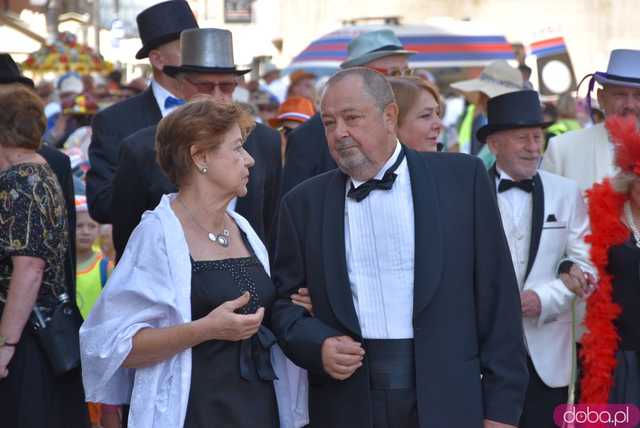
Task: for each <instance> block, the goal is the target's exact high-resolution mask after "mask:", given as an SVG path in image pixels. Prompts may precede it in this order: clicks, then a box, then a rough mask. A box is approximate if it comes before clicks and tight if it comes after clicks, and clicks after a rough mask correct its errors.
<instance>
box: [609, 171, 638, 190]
mask: <svg viewBox="0 0 640 428" xmlns="http://www.w3.org/2000/svg"><path fill="white" fill-rule="evenodd" d="M637 178H638V176H637V175H635V174H634V173H632V172H625V171H620V172H619V173H617V174H616V175H614V176H613V178H612V179H611V186H612V187H613V190H615V191H616V192H618V193H620V194H623V195H626V194H628V193H629V191H630V190H631V184H632V183H633V182H634V181H635V180H636V179H637Z"/></svg>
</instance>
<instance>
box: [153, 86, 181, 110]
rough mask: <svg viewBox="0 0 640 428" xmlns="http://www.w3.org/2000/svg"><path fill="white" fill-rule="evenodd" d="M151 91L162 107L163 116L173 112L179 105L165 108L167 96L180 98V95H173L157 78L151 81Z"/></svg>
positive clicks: (159, 106)
mask: <svg viewBox="0 0 640 428" xmlns="http://www.w3.org/2000/svg"><path fill="white" fill-rule="evenodd" d="M151 91H152V92H153V97H154V98H155V99H156V102H157V103H158V108H159V109H160V114H161V115H162V117H165V116H166V115H168V114H169V113H171V111H173V109H175V108H176V107H177V106H174V107H171V108H168V109H167V108H164V103H165V101H166V100H167V98H169V97H173V98H178V97H176V96H175V95H173V94H172V93H171V92H169V91H168V90H167V89H166V88H164V87H162V85H160V84H159V83H158V82H156V81H155V80H152V81H151Z"/></svg>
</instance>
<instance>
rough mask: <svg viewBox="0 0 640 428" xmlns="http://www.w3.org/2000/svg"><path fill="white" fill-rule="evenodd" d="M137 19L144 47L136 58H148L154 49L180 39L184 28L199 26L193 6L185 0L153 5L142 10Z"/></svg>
mask: <svg viewBox="0 0 640 428" xmlns="http://www.w3.org/2000/svg"><path fill="white" fill-rule="evenodd" d="M136 21H137V22H138V32H139V33H140V40H142V48H141V49H140V50H139V51H138V53H137V54H136V59H142V58H146V57H147V56H148V55H149V51H151V50H152V49H155V48H157V47H158V46H160V45H163V44H165V43H169V42H172V41H174V40H178V39H179V38H180V33H181V32H183V31H184V30H189V29H191V28H198V22H197V21H196V18H195V17H194V16H193V12H192V11H191V8H190V7H189V4H188V3H187V2H186V1H184V0H170V1H165V2H162V3H158V4H156V5H153V6H151V7H149V8H147V9H145V10H143V11H142V12H140V13H139V14H138V16H137V17H136Z"/></svg>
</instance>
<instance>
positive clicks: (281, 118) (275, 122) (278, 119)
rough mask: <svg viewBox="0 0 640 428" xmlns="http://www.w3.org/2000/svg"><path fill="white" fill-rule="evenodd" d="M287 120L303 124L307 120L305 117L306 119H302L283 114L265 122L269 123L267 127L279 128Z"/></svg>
mask: <svg viewBox="0 0 640 428" xmlns="http://www.w3.org/2000/svg"><path fill="white" fill-rule="evenodd" d="M288 120H290V121H291V122H298V123H305V122H306V121H307V120H309V118H308V117H307V119H304V118H302V117H300V116H290V115H288V114H286V113H285V114H282V115H280V116H278V117H272V118H271V119H269V120H267V122H269V126H271V127H272V128H279V127H280V126H282V124H283V123H284V122H286V121H288Z"/></svg>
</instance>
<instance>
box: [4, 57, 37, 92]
mask: <svg viewBox="0 0 640 428" xmlns="http://www.w3.org/2000/svg"><path fill="white" fill-rule="evenodd" d="M0 83H22V84H23V85H27V86H29V87H31V88H33V86H34V85H33V80H31V79H29V78H28V77H24V76H23V75H22V73H20V69H19V68H18V65H17V64H16V63H15V61H14V60H13V58H11V55H9V54H8V53H2V54H0Z"/></svg>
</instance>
